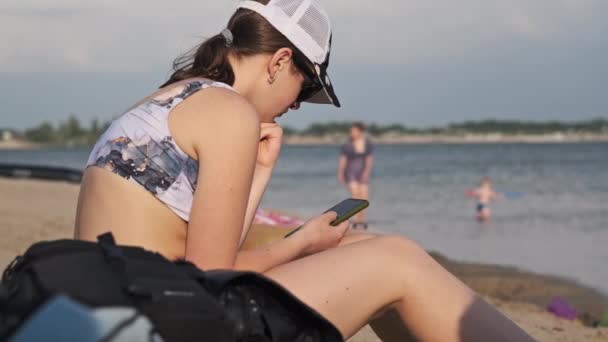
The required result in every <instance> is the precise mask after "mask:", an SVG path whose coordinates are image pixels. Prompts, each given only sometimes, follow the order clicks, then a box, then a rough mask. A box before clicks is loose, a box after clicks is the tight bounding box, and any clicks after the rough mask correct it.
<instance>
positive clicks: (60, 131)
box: [23, 115, 110, 145]
mask: <svg viewBox="0 0 608 342" xmlns="http://www.w3.org/2000/svg"><path fill="white" fill-rule="evenodd" d="M109 125H110V123H109V122H106V123H103V124H102V123H100V122H99V121H98V120H97V119H93V120H92V121H91V122H90V123H89V125H88V127H85V126H83V125H82V124H81V123H80V120H78V118H77V117H76V116H75V115H70V117H68V119H67V120H65V121H62V122H60V123H59V124H58V125H53V124H52V123H50V122H46V121H45V122H43V123H41V124H40V125H38V126H36V127H33V128H29V129H26V130H25V131H24V132H23V137H24V138H25V140H27V141H31V142H35V143H42V144H57V145H92V144H94V143H95V141H96V140H97V138H98V137H99V136H100V135H101V133H103V132H104V131H105V130H106V129H107V128H108V126H109Z"/></svg>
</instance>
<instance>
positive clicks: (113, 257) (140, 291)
mask: <svg viewBox="0 0 608 342" xmlns="http://www.w3.org/2000/svg"><path fill="white" fill-rule="evenodd" d="M97 241H98V242H99V246H100V247H101V250H102V252H103V255H104V257H105V259H106V261H107V262H108V264H109V265H110V267H111V268H112V270H113V271H114V274H116V276H117V277H118V281H119V282H120V286H121V287H122V289H123V290H124V291H126V292H127V293H128V294H130V295H133V296H134V297H135V298H140V299H141V298H150V297H151V296H152V293H151V292H150V291H149V290H148V289H146V288H144V287H142V286H141V285H137V284H135V283H134V282H133V280H132V279H131V277H130V276H129V273H128V272H127V260H126V258H125V255H124V252H123V250H122V249H121V248H120V247H119V246H118V245H117V244H116V240H114V236H113V235H112V233H111V232H107V233H104V234H101V235H99V236H98V237H97Z"/></svg>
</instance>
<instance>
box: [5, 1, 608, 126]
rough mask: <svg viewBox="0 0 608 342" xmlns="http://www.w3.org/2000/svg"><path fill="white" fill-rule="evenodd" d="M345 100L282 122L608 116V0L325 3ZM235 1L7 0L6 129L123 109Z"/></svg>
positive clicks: (422, 122) (219, 23)
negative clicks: (340, 103) (339, 106)
mask: <svg viewBox="0 0 608 342" xmlns="http://www.w3.org/2000/svg"><path fill="white" fill-rule="evenodd" d="M320 2H321V3H322V4H323V5H324V7H325V8H326V10H327V12H328V13H329V15H330V17H331V19H332V28H333V48H332V54H331V58H332V59H331V61H330V68H329V73H330V75H331V77H332V83H333V84H334V87H335V90H336V93H337V94H338V97H339V98H340V101H341V102H342V104H343V106H342V108H340V109H334V108H331V107H330V106H323V105H314V104H309V105H307V104H304V106H303V108H302V109H300V110H299V111H297V112H293V113H290V114H288V115H286V116H284V117H283V118H282V119H281V123H283V124H285V125H288V126H292V127H297V128H303V127H306V126H308V125H309V124H310V123H312V122H327V121H348V120H363V121H365V122H376V123H380V124H388V123H400V124H403V125H406V126H413V127H429V126H441V125H445V124H448V123H450V122H460V121H464V120H481V119H503V120H540V121H543V120H567V121H573V120H584V119H590V118H597V117H601V118H608V96H606V94H608V67H607V62H606V61H608V20H606V15H607V14H608V1H606V0H533V1H530V0H503V1H488V0H460V1H440V0H405V1H404V0H385V1H382V2H379V1H370V0H368V1H362V0H348V1H345V0H320ZM235 3H236V2H235V1H234V0H229V1H227V0H224V1H214V2H211V1H200V0H174V1H158V0H129V1H124V0H87V1H82V0H2V1H1V2H0V104H2V105H1V107H0V127H12V128H17V129H23V128H27V127H32V126H35V125H37V124H39V123H41V122H42V121H45V120H46V121H50V122H53V123H57V122H59V121H60V120H64V119H66V118H67V117H68V116H69V115H70V114H74V115H77V116H78V117H79V118H80V119H81V120H82V121H83V122H84V123H85V124H86V123H87V122H89V121H91V120H92V119H93V118H97V119H99V120H102V121H106V120H109V119H111V118H112V117H116V116H117V115H120V114H121V113H122V112H123V111H124V110H125V109H126V108H128V107H130V106H131V105H132V104H133V103H134V102H136V101H137V100H138V99H140V98H142V97H144V96H145V95H147V94H148V93H149V92H151V91H153V90H154V89H155V88H157V87H158V85H160V83H162V82H163V81H164V80H165V79H166V78H167V76H168V75H169V73H170V67H171V63H172V60H173V59H174V58H175V57H177V56H178V55H179V54H181V53H183V52H185V51H186V50H188V49H190V48H191V47H193V46H194V45H196V44H198V43H199V42H200V41H201V40H202V39H204V38H205V37H208V36H212V35H214V34H216V33H218V32H220V31H221V30H222V29H223V27H224V26H225V24H226V22H227V20H228V18H229V16H230V15H231V13H232V12H233V11H234V6H235Z"/></svg>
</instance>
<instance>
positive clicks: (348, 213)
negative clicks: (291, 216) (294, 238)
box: [285, 198, 369, 237]
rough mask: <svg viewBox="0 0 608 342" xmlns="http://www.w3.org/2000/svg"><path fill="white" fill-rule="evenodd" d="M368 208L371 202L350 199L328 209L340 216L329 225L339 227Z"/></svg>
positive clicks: (295, 230)
mask: <svg viewBox="0 0 608 342" xmlns="http://www.w3.org/2000/svg"><path fill="white" fill-rule="evenodd" d="M368 206H369V202H368V201H366V200H362V199H355V198H348V199H345V200H344V201H342V202H340V203H338V204H336V205H334V206H333V207H331V208H329V209H327V210H326V211H325V212H328V211H335V212H336V213H337V214H338V216H337V217H336V219H335V220H333V221H331V222H330V223H329V224H330V225H332V226H337V225H339V224H340V223H342V222H344V221H346V220H348V219H349V218H351V217H353V216H354V215H355V214H356V213H358V212H360V211H361V210H363V209H365V208H367V207H368ZM300 228H302V226H300V227H298V228H296V229H294V230H292V231H291V232H289V233H288V234H287V235H285V237H288V236H290V235H292V234H293V233H295V232H297V231H298V230H300Z"/></svg>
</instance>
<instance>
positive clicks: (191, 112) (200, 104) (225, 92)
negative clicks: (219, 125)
mask: <svg viewBox="0 0 608 342" xmlns="http://www.w3.org/2000/svg"><path fill="white" fill-rule="evenodd" d="M204 82H209V83H208V84H207V86H203V89H204V91H197V92H195V93H192V94H191V95H190V96H188V97H187V98H185V99H184V100H183V101H182V103H181V104H180V106H179V107H180V108H176V109H179V111H180V112H182V114H181V115H185V116H191V119H193V120H195V121H198V120H203V121H205V122H210V121H211V122H214V121H225V120H228V121H230V120H239V121H241V120H246V121H249V120H251V121H253V122H256V123H259V122H257V120H258V115H257V112H256V110H255V108H254V107H253V105H252V104H251V103H250V102H249V101H248V100H247V99H246V98H245V97H243V96H242V95H241V94H239V93H238V92H237V91H236V90H234V88H232V87H231V86H229V85H227V84H225V83H221V82H215V81H208V80H207V81H204ZM202 113H205V114H207V115H201V114H202Z"/></svg>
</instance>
